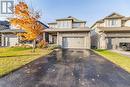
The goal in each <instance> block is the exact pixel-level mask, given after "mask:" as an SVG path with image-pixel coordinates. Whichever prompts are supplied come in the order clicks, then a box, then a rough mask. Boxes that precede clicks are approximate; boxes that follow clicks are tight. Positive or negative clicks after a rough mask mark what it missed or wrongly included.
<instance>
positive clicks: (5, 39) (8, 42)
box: [0, 21, 48, 47]
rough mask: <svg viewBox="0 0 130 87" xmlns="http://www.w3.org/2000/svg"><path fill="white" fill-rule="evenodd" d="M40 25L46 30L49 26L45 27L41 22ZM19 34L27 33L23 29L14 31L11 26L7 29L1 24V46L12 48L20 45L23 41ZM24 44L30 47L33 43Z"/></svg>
mask: <svg viewBox="0 0 130 87" xmlns="http://www.w3.org/2000/svg"><path fill="white" fill-rule="evenodd" d="M38 22H39V21H38ZM40 23H41V24H42V25H43V26H44V28H45V29H46V28H48V26H47V25H45V24H44V23H42V22H40ZM8 25H9V23H8ZM18 33H25V31H24V30H22V29H13V28H10V27H9V26H8V27H6V26H5V25H2V24H1V23H0V46H2V47H11V46H15V45H17V44H20V43H21V40H20V37H19V36H17V34H18ZM39 38H40V39H43V36H40V37H39ZM22 43H23V42H22ZM24 43H25V44H28V45H32V42H31V41H28V42H24Z"/></svg>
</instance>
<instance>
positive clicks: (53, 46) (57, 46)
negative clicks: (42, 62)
mask: <svg viewBox="0 0 130 87" xmlns="http://www.w3.org/2000/svg"><path fill="white" fill-rule="evenodd" d="M58 48H60V46H59V45H56V44H50V45H49V46H48V49H51V50H53V49H58Z"/></svg>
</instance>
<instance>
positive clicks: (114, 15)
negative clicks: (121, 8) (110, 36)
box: [104, 12, 125, 19]
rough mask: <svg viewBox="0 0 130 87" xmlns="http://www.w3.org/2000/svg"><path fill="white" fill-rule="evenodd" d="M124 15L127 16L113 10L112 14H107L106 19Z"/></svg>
mask: <svg viewBox="0 0 130 87" xmlns="http://www.w3.org/2000/svg"><path fill="white" fill-rule="evenodd" d="M123 17H125V16H123V15H120V14H118V13H115V12H113V13H112V14H110V15H108V16H106V17H105V18H104V19H111V18H123Z"/></svg>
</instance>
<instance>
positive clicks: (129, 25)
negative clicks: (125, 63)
mask: <svg viewBox="0 0 130 87" xmlns="http://www.w3.org/2000/svg"><path fill="white" fill-rule="evenodd" d="M91 29H92V32H91V40H92V43H91V45H92V47H95V48H98V49H120V43H124V42H125V43H130V17H125V16H122V15H120V14H118V13H112V14H110V15H109V16H107V17H105V18H103V19H101V20H99V21H97V22H96V23H95V24H94V25H92V27H91Z"/></svg>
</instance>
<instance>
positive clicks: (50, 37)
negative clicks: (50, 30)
mask: <svg viewBox="0 0 130 87" xmlns="http://www.w3.org/2000/svg"><path fill="white" fill-rule="evenodd" d="M49 43H52V35H50V34H49Z"/></svg>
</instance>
